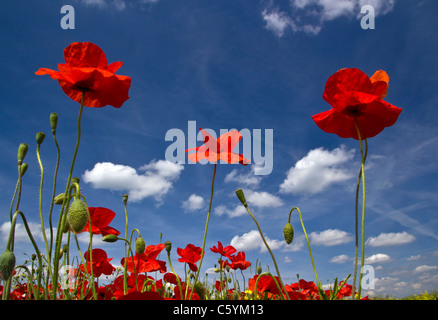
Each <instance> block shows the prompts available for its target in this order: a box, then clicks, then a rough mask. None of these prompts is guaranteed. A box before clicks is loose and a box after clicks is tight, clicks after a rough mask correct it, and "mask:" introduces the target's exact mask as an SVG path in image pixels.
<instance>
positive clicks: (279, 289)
mask: <svg viewBox="0 0 438 320" xmlns="http://www.w3.org/2000/svg"><path fill="white" fill-rule="evenodd" d="M262 276H268V277H271V278H272V279H273V280H274V282H275V284H276V285H277V288H278V291H279V292H280V296H282V294H281V288H280V285H279V284H278V281H277V279H275V277H274V276H273V275H272V274H271V273H270V272H263V273H261V274H259V276H258V277H257V279H256V281H255V283H254V292H255V298H257V285H258V283H259V279H260V278H261V277H262ZM280 282H281V279H280ZM282 286H283V284H282ZM283 288H284V286H283ZM284 290H285V291H284V292H285V294H286V296H288V294H287V292H286V289H284ZM264 298H266V297H264ZM288 300H290V299H288Z"/></svg>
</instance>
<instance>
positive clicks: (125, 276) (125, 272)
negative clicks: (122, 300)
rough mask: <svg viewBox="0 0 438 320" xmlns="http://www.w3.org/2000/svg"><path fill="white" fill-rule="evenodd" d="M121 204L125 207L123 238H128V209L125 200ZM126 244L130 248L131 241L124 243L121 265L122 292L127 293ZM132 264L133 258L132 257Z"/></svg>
mask: <svg viewBox="0 0 438 320" xmlns="http://www.w3.org/2000/svg"><path fill="white" fill-rule="evenodd" d="M123 203H124V204H123V206H124V208H125V239H128V211H127V209H126V203H127V201H123ZM128 244H129V248H131V242H130V241H129V242H128V241H126V243H125V263H124V265H123V270H124V273H123V293H124V294H128V258H129V257H128ZM132 264H133V265H134V264H135V263H134V258H132Z"/></svg>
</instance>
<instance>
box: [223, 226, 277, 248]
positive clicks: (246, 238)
mask: <svg viewBox="0 0 438 320" xmlns="http://www.w3.org/2000/svg"><path fill="white" fill-rule="evenodd" d="M263 236H264V237H265V240H266V242H267V243H268V245H269V247H270V248H271V250H278V249H280V248H281V247H283V246H284V245H285V244H286V242H285V241H284V240H276V239H270V238H268V237H267V236H266V235H263ZM230 245H232V246H233V247H234V248H236V250H237V251H250V250H256V249H259V250H260V252H266V251H267V250H268V249H266V246H265V244H264V242H263V239H262V237H261V236H260V233H259V232H258V231H257V230H251V231H250V232H247V233H244V234H243V235H241V236H238V235H236V236H234V238H233V239H231V242H230Z"/></svg>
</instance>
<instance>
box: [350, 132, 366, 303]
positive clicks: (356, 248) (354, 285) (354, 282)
mask: <svg viewBox="0 0 438 320" xmlns="http://www.w3.org/2000/svg"><path fill="white" fill-rule="evenodd" d="M367 154H368V140H366V139H365V155H364V157H363V162H364V163H365V161H366V158H367ZM361 178H362V167H361V169H360V170H359V176H358V180H357V186H356V202H355V234H356V243H355V250H354V273H353V274H354V276H353V289H352V292H353V298H354V293H355V291H356V276H357V255H358V247H359V230H358V224H359V222H358V203H359V188H360V182H361Z"/></svg>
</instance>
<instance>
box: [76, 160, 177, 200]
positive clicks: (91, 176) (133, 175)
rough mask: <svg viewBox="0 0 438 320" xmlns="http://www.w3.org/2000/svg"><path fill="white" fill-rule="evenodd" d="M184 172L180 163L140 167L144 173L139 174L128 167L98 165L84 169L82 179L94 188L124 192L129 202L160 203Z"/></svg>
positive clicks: (105, 163)
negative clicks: (151, 201)
mask: <svg viewBox="0 0 438 320" xmlns="http://www.w3.org/2000/svg"><path fill="white" fill-rule="evenodd" d="M183 169H184V167H183V166H182V165H180V164H175V163H172V162H169V161H166V160H158V161H156V162H154V161H151V163H149V164H147V165H144V166H142V167H140V168H139V171H144V173H138V172H137V171H136V170H135V169H134V168H132V167H130V166H125V165H120V164H113V163H111V162H99V163H96V164H95V166H94V168H93V169H91V170H90V171H88V170H86V171H85V172H84V174H83V175H82V179H83V181H84V182H86V183H91V185H92V186H93V187H94V188H98V189H110V190H118V191H123V192H126V193H128V195H129V200H132V201H140V200H142V199H144V198H147V197H154V198H155V199H156V200H157V201H159V200H161V198H162V197H163V196H164V195H165V194H166V193H167V192H169V190H170V189H171V188H172V184H173V182H174V181H175V180H177V179H178V178H179V175H180V173H181V171H182V170H183Z"/></svg>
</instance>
